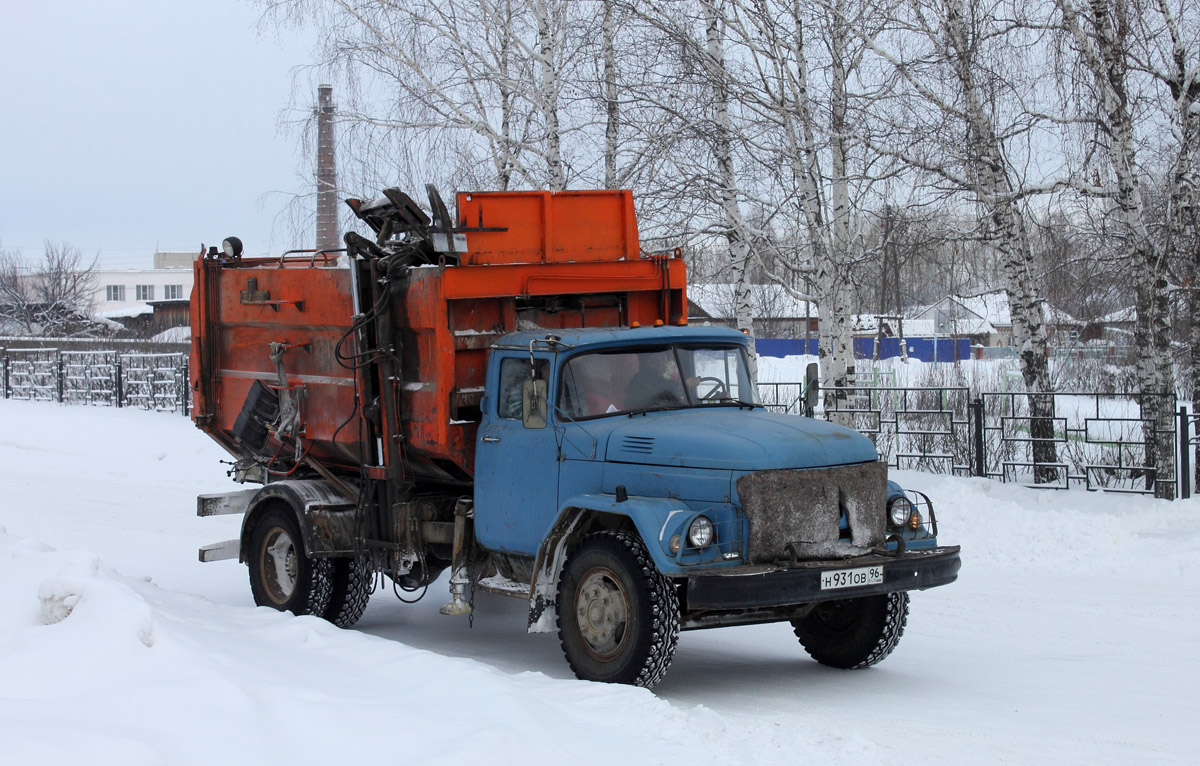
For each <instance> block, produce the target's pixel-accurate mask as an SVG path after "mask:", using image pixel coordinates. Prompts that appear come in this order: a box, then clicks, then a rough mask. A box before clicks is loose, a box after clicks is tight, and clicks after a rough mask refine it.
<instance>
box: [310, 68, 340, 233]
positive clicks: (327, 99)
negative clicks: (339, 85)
mask: <svg viewBox="0 0 1200 766" xmlns="http://www.w3.org/2000/svg"><path fill="white" fill-rule="evenodd" d="M334 110H335V107H334V105H333V86H332V85H320V86H318V87H317V108H316V109H315V110H314V111H315V112H316V114H317V247H318V248H319V249H322V250H336V249H338V248H340V247H342V235H341V231H340V230H339V227H338V188H337V166H336V165H335V163H334V142H333V113H334Z"/></svg>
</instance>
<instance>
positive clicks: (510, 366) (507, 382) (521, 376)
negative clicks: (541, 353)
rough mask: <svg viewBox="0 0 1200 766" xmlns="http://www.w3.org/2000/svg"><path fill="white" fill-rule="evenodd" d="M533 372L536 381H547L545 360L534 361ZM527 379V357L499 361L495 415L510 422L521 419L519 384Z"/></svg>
mask: <svg viewBox="0 0 1200 766" xmlns="http://www.w3.org/2000/svg"><path fill="white" fill-rule="evenodd" d="M535 370H536V374H537V378H538V380H549V378H550V363H549V362H547V361H546V360H545V359H538V360H536V363H535ZM529 379H530V378H529V357H523V358H522V357H515V356H514V357H511V358H509V359H502V360H501V361H500V391H499V393H498V395H497V397H496V400H497V404H498V405H499V409H498V411H497V413H496V414H497V415H499V416H500V417H502V418H507V419H510V420H520V419H521V384H522V383H524V382H525V381H527V380H529Z"/></svg>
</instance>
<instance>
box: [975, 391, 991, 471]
mask: <svg viewBox="0 0 1200 766" xmlns="http://www.w3.org/2000/svg"><path fill="white" fill-rule="evenodd" d="M971 412H973V413H974V414H975V431H974V441H975V475H976V476H987V466H986V465H985V464H984V460H983V397H982V396H978V397H976V398H975V401H973V402H971Z"/></svg>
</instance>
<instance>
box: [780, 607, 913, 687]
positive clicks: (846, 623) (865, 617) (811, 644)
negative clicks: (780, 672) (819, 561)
mask: <svg viewBox="0 0 1200 766" xmlns="http://www.w3.org/2000/svg"><path fill="white" fill-rule="evenodd" d="M907 623H908V594H907V593H905V592H904V591H900V592H896V593H884V594H881V595H878V596H865V597H863V598H848V599H843V600H841V601H825V602H823V603H820V604H817V605H816V606H815V607H814V608H813V610H812V611H811V612H809V613H808V614H807V615H805V616H804V617H801V618H799V619H796V620H792V629H793V631H794V632H795V633H796V638H798V639H800V644H801V645H802V646H803V647H804V649H805V651H807V652H808V654H809V656H811V657H812V658H813V659H814V660H816V661H817V662H819V663H821V664H822V665H828V666H830V667H833V668H868V667H870V666H872V665H874V664H876V663H878V662H881V661H882V660H883V659H884V658H885V657H887V656H888V655H889V654H891V653H892V650H893V649H895V648H896V644H898V643H899V642H900V636H902V635H904V626H905V625H906V624H907Z"/></svg>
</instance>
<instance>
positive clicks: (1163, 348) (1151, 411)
mask: <svg viewBox="0 0 1200 766" xmlns="http://www.w3.org/2000/svg"><path fill="white" fill-rule="evenodd" d="M1055 5H1056V7H1057V9H1058V12H1059V14H1060V17H1061V22H1062V26H1063V29H1064V30H1065V32H1066V33H1067V34H1068V35H1069V41H1070V49H1071V52H1072V53H1074V55H1075V57H1076V61H1075V66H1076V71H1078V72H1080V73H1081V75H1082V78H1081V79H1082V81H1083V82H1084V83H1086V84H1087V85H1088V86H1089V88H1088V91H1087V92H1088V94H1089V96H1090V98H1089V99H1088V100H1086V101H1085V102H1084V103H1083V104H1082V106H1081V111H1083V112H1084V113H1085V114H1086V115H1087V116H1089V117H1090V118H1091V120H1092V121H1093V123H1094V125H1095V126H1096V128H1097V129H1098V130H1097V133H1096V142H1095V147H1094V148H1095V150H1096V155H1097V157H1098V158H1100V159H1101V162H1100V163H1095V164H1093V165H1092V170H1093V172H1094V173H1096V175H1097V180H1101V179H1100V178H1099V174H1100V172H1101V171H1102V170H1103V171H1104V174H1105V176H1107V177H1109V178H1111V182H1109V183H1103V182H1102V188H1101V190H1100V194H1102V195H1103V197H1104V199H1105V200H1107V201H1108V202H1110V203H1111V205H1112V208H1111V213H1112V215H1113V217H1114V218H1115V220H1116V221H1117V222H1118V224H1119V228H1118V230H1117V231H1118V234H1119V236H1120V237H1121V241H1122V243H1123V245H1124V247H1125V248H1126V250H1127V252H1128V254H1129V255H1128V259H1129V263H1130V273H1131V274H1132V276H1133V280H1134V287H1135V294H1136V297H1137V301H1136V305H1137V323H1136V325H1135V328H1134V339H1135V343H1136V344H1137V346H1138V348H1139V349H1140V350H1141V353H1139V354H1138V357H1137V376H1138V382H1139V386H1140V389H1141V394H1142V403H1141V409H1142V420H1143V422H1144V423H1146V424H1147V431H1148V433H1147V437H1146V464H1147V465H1148V466H1152V467H1154V469H1155V470H1154V475H1152V476H1150V477H1148V482H1150V481H1153V479H1155V478H1158V479H1163V480H1162V481H1154V487H1155V488H1156V491H1157V493H1158V494H1159V496H1164V497H1170V496H1172V495H1173V491H1174V485H1173V484H1171V483H1169V482H1167V481H1165V479H1166V477H1167V476H1169V475H1170V474H1171V473H1172V471H1171V468H1170V466H1171V465H1172V463H1173V455H1174V445H1173V442H1172V439H1171V433H1172V432H1173V430H1174V428H1173V419H1174V411H1173V408H1172V407H1170V406H1169V401H1170V400H1168V399H1167V398H1166V397H1167V396H1169V395H1173V394H1174V392H1175V375H1174V364H1173V355H1172V350H1171V326H1170V301H1171V284H1170V280H1169V268H1170V259H1171V256H1172V255H1173V254H1174V251H1176V250H1177V249H1180V248H1181V249H1182V250H1183V251H1184V252H1186V253H1187V254H1188V255H1191V256H1192V258H1191V259H1190V260H1193V261H1194V247H1195V246H1194V245H1189V244H1188V241H1189V239H1192V238H1194V234H1193V232H1194V229H1193V228H1192V226H1193V222H1194V217H1193V212H1192V211H1193V209H1194V203H1195V193H1194V188H1195V187H1194V184H1195V179H1196V169H1195V157H1194V151H1195V144H1194V142H1195V134H1194V132H1193V131H1194V130H1195V119H1196V118H1194V117H1193V116H1191V115H1189V114H1188V113H1187V112H1189V111H1190V110H1191V109H1192V104H1195V103H1196V95H1197V93H1196V86H1195V80H1196V73H1195V64H1194V61H1195V58H1194V56H1195V53H1194V51H1188V50H1187V48H1186V42H1185V41H1184V39H1183V38H1182V36H1181V35H1180V32H1179V28H1178V26H1177V25H1175V24H1174V23H1173V21H1174V18H1175V14H1174V13H1173V12H1172V11H1171V9H1170V8H1169V5H1168V4H1167V3H1166V2H1156V3H1155V4H1154V5H1153V6H1150V7H1144V6H1143V5H1142V4H1140V3H1139V2H1137V1H1136V0H1116V1H1115V2H1111V3H1110V2H1100V0H1092V1H1091V2H1088V3H1086V4H1080V3H1077V2H1076V1H1075V0H1055ZM1159 14H1161V18H1162V19H1164V20H1165V22H1166V23H1165V24H1163V25H1162V26H1160V27H1159V28H1160V29H1164V32H1163V33H1162V39H1163V41H1164V42H1166V47H1167V50H1168V51H1169V53H1168V55H1167V56H1166V61H1167V62H1169V65H1168V67H1166V68H1164V69H1161V70H1160V69H1157V68H1156V67H1154V66H1153V63H1152V62H1151V61H1149V60H1148V57H1147V56H1146V55H1145V53H1146V51H1147V50H1149V49H1152V48H1153V47H1155V44H1156V41H1154V40H1152V39H1150V38H1152V37H1153V36H1154V35H1153V33H1149V34H1148V32H1149V28H1148V27H1147V21H1148V16H1150V15H1154V16H1158V15H1159ZM1194 44H1195V43H1194V42H1193V45H1194ZM1189 54H1190V58H1191V62H1193V63H1191V65H1190V67H1189ZM1147 73H1148V74H1149V75H1150V77H1149V78H1147V77H1146V74H1147ZM1154 80H1157V81H1158V83H1165V84H1166V85H1167V86H1168V87H1167V90H1168V91H1169V92H1170V94H1171V99H1170V103H1171V105H1172V108H1171V109H1169V110H1168V113H1173V116H1174V119H1173V120H1171V128H1172V129H1174V130H1175V131H1177V134H1178V135H1177V139H1178V142H1179V143H1178V147H1177V152H1176V159H1175V162H1174V163H1172V165H1173V167H1172V168H1171V170H1170V172H1169V173H1168V176H1169V178H1170V182H1169V185H1170V188H1169V190H1168V195H1167V196H1168V199H1169V211H1168V215H1167V226H1166V236H1165V237H1155V236H1154V234H1153V232H1152V230H1151V226H1150V221H1151V220H1152V218H1153V210H1152V209H1150V207H1149V206H1148V204H1147V202H1146V198H1145V194H1144V187H1145V184H1146V162H1145V161H1144V159H1143V157H1142V156H1141V154H1140V152H1141V151H1144V150H1145V149H1146V148H1148V147H1147V138H1146V136H1145V133H1146V128H1148V127H1150V125H1153V124H1154V122H1153V118H1152V116H1151V114H1150V112H1149V111H1148V109H1150V110H1152V104H1153V102H1154V98H1153V95H1152V92H1151V91H1152V89H1153V88H1154V87H1155V85H1156V84H1158V83H1155V82H1154ZM1189 91H1191V93H1190V95H1189ZM1181 108H1182V110H1183V111H1182V112H1181ZM1143 122H1146V123H1149V124H1148V125H1144V126H1142V130H1141V133H1142V135H1139V123H1143Z"/></svg>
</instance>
